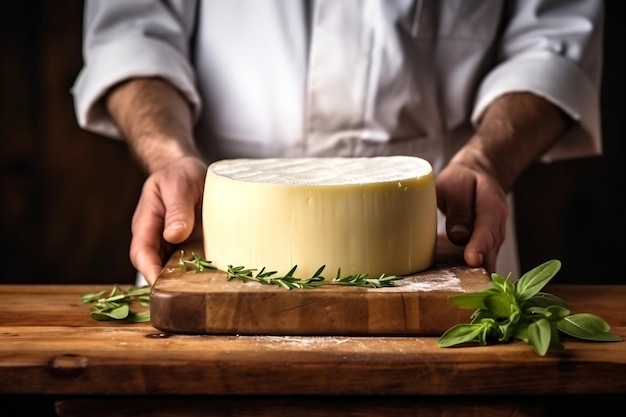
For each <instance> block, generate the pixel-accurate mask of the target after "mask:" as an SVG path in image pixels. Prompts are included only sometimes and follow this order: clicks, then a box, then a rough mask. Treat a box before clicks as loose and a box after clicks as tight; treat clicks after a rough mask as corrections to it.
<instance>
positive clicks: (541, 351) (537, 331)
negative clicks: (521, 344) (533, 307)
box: [528, 319, 552, 356]
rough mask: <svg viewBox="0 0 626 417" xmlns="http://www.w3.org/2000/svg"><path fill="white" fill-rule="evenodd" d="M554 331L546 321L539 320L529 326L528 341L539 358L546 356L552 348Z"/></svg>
mask: <svg viewBox="0 0 626 417" xmlns="http://www.w3.org/2000/svg"><path fill="white" fill-rule="evenodd" d="M551 338H552V331H551V330H550V322H549V321H548V320H546V319H539V320H537V321H536V322H534V323H530V324H529V325H528V340H529V341H530V345H531V346H532V347H533V349H535V352H537V354H538V355H539V356H545V355H546V353H547V352H548V348H549V347H550V340H551Z"/></svg>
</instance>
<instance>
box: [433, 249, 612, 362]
mask: <svg viewBox="0 0 626 417" xmlns="http://www.w3.org/2000/svg"><path fill="white" fill-rule="evenodd" d="M560 268H561V263H560V262H559V261H558V260H551V261H548V262H545V263H543V264H541V265H539V266H538V267H536V268H533V269H532V270H530V271H528V272H527V273H525V274H524V275H522V277H521V278H520V279H518V280H517V281H515V282H514V283H511V281H510V277H507V278H504V277H503V276H502V275H498V274H495V273H494V274H492V275H491V283H490V285H489V287H488V288H487V289H486V290H483V291H479V292H474V293H468V294H462V295H457V296H452V297H450V298H449V300H450V301H451V302H452V303H454V304H456V305H458V306H460V307H463V308H473V309H474V312H473V313H472V316H471V320H470V324H459V325H456V326H454V327H452V328H450V329H449V330H448V331H447V332H445V333H444V334H443V335H442V336H441V337H440V339H439V342H438V344H439V346H442V347H450V346H454V345H456V344H460V343H466V342H468V341H474V342H478V343H480V344H481V345H483V344H487V343H489V342H508V341H510V340H519V341H522V342H524V343H527V344H529V345H531V346H532V348H533V349H534V350H535V352H536V353H537V354H538V355H541V356H544V355H546V354H547V352H548V351H549V350H550V349H561V348H563V343H562V342H561V340H560V337H559V334H560V332H561V333H564V334H567V335H570V336H572V337H576V338H579V339H584V340H592V341H598V342H613V341H621V340H623V339H622V337H621V336H620V335H618V334H615V333H611V332H610V327H609V324H608V323H607V322H606V321H604V320H603V319H602V318H600V317H598V316H596V315H594V314H589V313H581V314H574V315H572V314H571V312H570V310H569V308H568V306H567V304H566V303H565V301H563V300H561V299H560V298H559V297H556V296H554V295H552V294H549V293H546V292H542V291H541V290H542V289H543V287H544V286H545V285H546V284H547V283H548V282H549V281H550V280H551V279H552V278H553V277H554V276H555V275H556V273H557V272H558V271H559V270H560ZM479 329H480V330H479Z"/></svg>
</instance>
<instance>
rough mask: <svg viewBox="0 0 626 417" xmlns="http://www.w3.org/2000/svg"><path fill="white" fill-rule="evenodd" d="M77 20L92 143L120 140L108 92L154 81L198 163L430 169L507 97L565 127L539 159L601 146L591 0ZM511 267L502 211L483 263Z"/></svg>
mask: <svg viewBox="0 0 626 417" xmlns="http://www.w3.org/2000/svg"><path fill="white" fill-rule="evenodd" d="M84 17H85V31H84V48H83V52H84V63H85V65H84V67H83V69H82V71H81V72H80V74H79V76H78V78H77V80H76V83H75V85H74V86H73V89H72V93H73V95H74V99H75V110H76V115H77V119H78V123H79V125H80V126H81V127H83V128H85V129H88V130H91V131H93V132H97V133H100V134H102V135H105V136H110V137H113V138H119V137H120V132H119V131H118V129H117V127H116V126H115V124H114V123H113V122H112V121H111V119H110V118H109V116H108V114H107V112H106V111H105V107H104V104H103V101H102V97H103V96H104V94H105V93H106V92H107V90H108V89H109V88H110V87H112V86H113V85H115V84H116V83H118V82H120V81H123V80H125V79H128V78H131V77H135V76H159V77H162V78H164V79H166V80H168V81H169V82H171V83H172V84H173V85H174V86H176V87H177V88H178V89H179V90H180V91H181V92H182V94H184V96H185V97H186V98H187V99H188V100H189V102H190V103H191V104H192V107H193V112H194V115H195V118H196V119H195V120H196V121H197V123H196V139H197V141H198V144H199V146H200V147H201V149H202V150H203V152H204V153H205V155H206V157H207V160H208V161H209V162H210V161H213V160H217V159H222V158H233V157H270V156H331V155H332V156H371V155H391V154H408V155H417V156H421V157H423V158H425V159H427V160H429V161H430V162H431V164H432V165H433V168H434V170H435V173H438V172H439V171H440V170H441V168H442V167H443V166H444V165H445V164H446V163H447V162H448V160H449V159H450V158H451V156H452V155H453V154H454V153H455V152H456V151H457V150H458V148H459V147H460V146H462V145H463V143H465V141H466V140H467V139H468V138H469V137H470V136H471V134H472V132H473V127H474V126H475V124H476V123H477V121H478V120H479V119H480V116H481V114H482V113H483V111H484V110H485V108H486V107H487V106H488V105H489V104H490V103H491V102H492V101H493V100H494V99H495V98H497V97H498V96H500V95H502V94H505V93H508V92H515V91H528V92H533V93H535V94H537V95H540V96H542V97H545V98H546V99H548V100H549V101H551V102H552V103H554V104H556V105H557V106H559V107H560V108H561V109H563V111H565V112H566V113H567V114H568V115H569V116H570V117H571V118H572V119H573V120H575V121H576V122H577V123H575V124H574V127H573V128H572V129H570V131H569V132H568V133H567V134H566V135H565V136H564V137H563V138H561V139H560V140H559V142H558V143H557V144H556V145H555V146H554V147H552V148H551V149H550V150H549V151H548V152H547V153H546V154H545V155H543V157H542V159H543V160H544V161H552V160H557V159H563V158H573V157H579V156H587V155H594V154H599V153H601V136H600V133H601V132H600V117H599V88H600V77H601V69H602V68H601V67H602V30H603V4H602V1H600V0H576V1H574V0H561V1H558V0H557V1H554V0H552V1H548V0H545V1H544V0H520V1H502V0H339V1H338V0H309V1H306V0H226V1H224V0H205V1H199V2H197V1H194V0H169V1H165V0H163V1H154V0H87V2H86V5H85V16H84ZM510 206H511V210H512V198H511V196H510ZM511 213H513V211H511ZM439 226H440V230H444V226H445V225H444V219H443V217H441V216H440V219H439ZM518 268H519V267H518V263H517V254H516V245H515V230H514V222H513V215H512V216H511V218H510V221H509V223H508V226H507V239H506V242H505V245H504V246H503V248H502V249H501V254H500V257H499V260H498V266H497V271H498V272H500V273H501V274H503V275H506V274H507V273H509V272H511V273H512V275H513V276H518V274H519V270H518Z"/></svg>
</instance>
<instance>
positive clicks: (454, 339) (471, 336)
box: [437, 324, 485, 347]
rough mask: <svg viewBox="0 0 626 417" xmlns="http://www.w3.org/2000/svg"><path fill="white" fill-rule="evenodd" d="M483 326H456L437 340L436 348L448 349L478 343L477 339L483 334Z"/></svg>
mask: <svg viewBox="0 0 626 417" xmlns="http://www.w3.org/2000/svg"><path fill="white" fill-rule="evenodd" d="M484 328H485V326H483V325H482V324H457V325H456V326H453V327H451V328H450V329H448V330H447V331H446V332H445V333H444V334H443V335H442V336H441V337H440V338H439V340H437V346H439V347H450V346H455V345H460V344H462V343H469V342H478V337H479V335H480V334H481V333H483V332H484Z"/></svg>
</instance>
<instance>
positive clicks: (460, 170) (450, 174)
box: [436, 165, 508, 273]
mask: <svg viewBox="0 0 626 417" xmlns="http://www.w3.org/2000/svg"><path fill="white" fill-rule="evenodd" d="M436 185H437V203H438V206H439V209H440V210H441V211H442V212H443V213H444V214H445V216H446V234H447V236H448V239H449V240H450V242H452V243H454V244H455V245H458V246H465V248H464V251H463V257H464V260H465V263H467V265H469V266H472V267H481V266H482V267H484V268H485V269H486V270H487V271H488V272H489V273H491V272H495V267H496V260H497V256H498V251H499V249H500V246H501V245H502V243H503V242H504V237H505V230H506V219H507V216H508V205H507V201H506V195H505V193H504V191H503V190H502V188H501V187H500V186H499V185H498V183H497V182H496V181H494V180H493V179H492V178H491V177H490V176H488V175H486V174H484V173H481V172H479V171H476V170H473V169H469V168H468V167H464V166H458V165H450V166H448V167H447V168H446V169H444V170H443V171H442V172H441V174H440V175H439V177H438V178H437V183H436Z"/></svg>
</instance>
